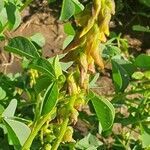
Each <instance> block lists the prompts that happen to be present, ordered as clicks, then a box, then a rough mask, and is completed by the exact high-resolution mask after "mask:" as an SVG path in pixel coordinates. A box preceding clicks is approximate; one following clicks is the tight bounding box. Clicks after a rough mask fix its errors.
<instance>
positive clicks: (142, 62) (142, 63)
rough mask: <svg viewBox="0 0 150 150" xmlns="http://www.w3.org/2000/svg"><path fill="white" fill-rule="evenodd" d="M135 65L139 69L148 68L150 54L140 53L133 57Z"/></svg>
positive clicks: (149, 66) (149, 65)
mask: <svg viewBox="0 0 150 150" xmlns="http://www.w3.org/2000/svg"><path fill="white" fill-rule="evenodd" d="M135 65H136V66H137V67H139V68H141V69H150V56H148V55H146V54H141V55H139V56H138V57H137V58H136V59H135Z"/></svg>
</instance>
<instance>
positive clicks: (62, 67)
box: [0, 0, 150, 150]
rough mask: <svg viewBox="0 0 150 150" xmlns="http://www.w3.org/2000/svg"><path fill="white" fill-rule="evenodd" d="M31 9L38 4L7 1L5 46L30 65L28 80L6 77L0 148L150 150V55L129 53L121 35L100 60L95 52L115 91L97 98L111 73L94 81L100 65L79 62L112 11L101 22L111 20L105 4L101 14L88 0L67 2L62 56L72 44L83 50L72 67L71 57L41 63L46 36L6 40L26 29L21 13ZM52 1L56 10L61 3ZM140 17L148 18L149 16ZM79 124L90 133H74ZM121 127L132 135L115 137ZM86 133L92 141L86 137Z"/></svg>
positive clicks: (120, 5) (1, 23) (1, 21)
mask: <svg viewBox="0 0 150 150" xmlns="http://www.w3.org/2000/svg"><path fill="white" fill-rule="evenodd" d="M31 2H32V0H26V1H25V3H23V1H21V0H17V1H16V0H13V1H10V0H1V2H0V16H1V17H0V41H1V40H6V41H7V40H8V41H7V44H6V46H5V47H4V49H5V50H6V51H7V52H9V53H14V54H17V55H19V56H20V57H21V58H23V61H22V66H23V71H22V72H21V73H18V74H6V75H4V74H3V73H0V149H1V147H2V149H16V150H20V149H22V150H27V149H31V150H32V149H51V148H52V149H53V150H56V149H72V150H74V149H81V150H97V149H110V146H111V149H144V148H145V149H148V147H150V141H149V138H150V127H149V117H150V111H149V104H150V98H149V96H150V92H149V90H150V85H149V83H150V82H149V80H150V56H149V55H147V54H140V55H137V56H136V57H135V56H133V55H131V54H130V52H129V51H128V50H129V45H128V41H127V40H126V39H124V38H122V37H121V34H119V35H117V34H116V33H111V34H110V37H109V38H110V39H109V40H108V41H107V42H106V43H104V42H101V43H100V44H99V43H96V44H97V45H98V46H97V48H98V50H99V48H100V50H101V51H100V53H99V51H98V53H96V54H95V53H94V51H93V50H94V48H95V47H93V48H92V50H91V51H90V53H89V54H92V55H91V56H95V55H96V56H97V57H93V58H94V61H95V59H98V58H99V57H98V55H100V56H101V54H102V58H103V59H104V60H105V62H106V63H108V64H109V68H108V70H109V75H110V76H111V79H112V81H113V85H114V89H115V90H114V92H113V93H112V94H110V95H107V94H106V95H98V94H96V93H95V92H94V90H93V88H97V89H98V88H99V87H98V85H97V84H96V83H97V80H99V78H101V77H102V76H103V74H105V72H103V73H102V74H101V73H95V74H92V75H90V73H91V72H92V73H94V72H95V70H94V71H93V70H92V69H93V68H92V67H93V66H92V67H91V66H90V65H91V64H92V65H94V68H95V66H96V65H95V64H94V62H93V63H91V64H90V63H89V62H90V57H89V58H88V63H89V64H88V65H87V64H86V62H84V61H85V59H84V58H83V59H82V61H80V54H82V53H83V52H84V48H85V47H82V46H81V45H84V44H85V41H86V40H87V39H86V38H87V37H86V36H85V35H86V34H89V36H90V38H89V39H90V40H89V39H88V40H89V41H88V40H87V41H86V42H87V43H88V42H89V43H90V44H89V43H88V44H87V45H88V47H90V46H91V45H92V44H93V41H92V40H94V38H93V36H95V34H97V33H96V32H95V34H93V33H92V32H90V29H91V28H92V25H93V23H95V22H96V23H97V22H98V21H104V22H103V23H104V24H105V19H106V18H107V17H108V18H109V15H110V14H109V13H108V12H107V11H106V12H107V13H106V12H105V9H104V10H103V11H102V12H103V13H104V14H105V15H106V16H105V17H104V18H103V19H104V20H103V19H101V17H102V16H101V15H104V14H100V16H99V17H100V18H97V14H98V13H99V9H101V8H103V7H104V6H105V5H104V4H103V3H102V4H101V5H100V6H101V7H98V6H99V5H98V4H99V3H100V1H93V2H95V3H93V2H89V1H82V0H81V1H78V0H63V1H62V5H61V14H60V20H61V21H67V23H65V24H64V32H65V33H66V34H67V37H66V39H65V41H64V44H63V49H65V48H67V46H68V45H69V44H70V43H73V44H74V45H73V47H71V48H72V49H69V50H70V51H71V50H74V49H76V47H77V50H78V51H79V53H77V54H76V56H73V58H70V59H71V60H72V61H70V62H66V61H65V62H62V61H63V59H64V58H65V57H66V54H63V55H57V56H54V57H52V58H49V59H46V58H44V57H42V54H41V49H42V47H43V46H44V44H45V39H44V36H43V35H42V34H40V33H36V34H34V35H33V36H31V37H28V38H26V37H22V36H17V37H13V38H11V39H8V37H5V31H6V30H15V29H17V28H18V26H19V25H20V23H21V11H22V10H23V9H24V8H26V6H27V5H28V4H29V3H31ZM48 2H49V3H52V2H53V3H54V2H56V0H48ZM106 2H107V5H106V6H107V7H106V8H107V9H108V7H110V8H111V7H113V6H110V3H109V1H106ZM139 2H140V3H141V4H142V5H143V8H144V9H147V7H148V8H149V7H150V5H149V0H144V1H142V0H139ZM116 3H117V12H121V11H123V10H124V9H125V8H129V9H130V10H131V8H130V6H129V5H128V4H127V2H124V1H122V0H117V2H116ZM86 4H87V5H86ZM93 4H96V5H93ZM84 7H85V9H86V10H85V11H84ZM110 8H109V9H108V10H109V11H110V10H111V9H110ZM107 9H106V10H107ZM111 11H112V10H111ZM142 11H143V10H142ZM136 14H137V15H143V16H146V17H148V15H147V14H146V13H145V12H144V11H143V12H136ZM82 15H83V16H82ZM80 17H81V18H80ZM93 18H94V19H93ZM70 19H72V20H71V22H69V20H70ZM90 19H91V20H92V23H91V20H90ZM106 20H107V19H106ZM108 20H109V19H108ZM86 25H88V28H86V27H87V26H86ZM103 26H104V27H106V26H105V25H103ZM132 29H133V30H134V31H140V32H147V33H149V27H148V26H147V27H146V26H141V25H134V26H133V27H132ZM99 30H100V31H101V28H100V29H99V28H98V30H97V31H99ZM105 30H106V31H107V29H105ZM80 31H82V32H81V33H82V34H84V36H83V37H82V36H81V35H82V34H81V35H79V33H80ZM106 31H105V32H106ZM92 34H93V35H92ZM80 36H81V37H80ZM79 37H80V38H79ZM98 37H99V36H98ZM92 38H93V39H92ZM85 39H86V40H85ZM94 44H95V43H94ZM87 45H86V44H85V45H84V46H87ZM94 46H95V45H94ZM70 51H69V52H68V53H72V51H71V52H70ZM86 54H87V53H86ZM70 56H71V57H72V55H70ZM88 56H89V55H87V56H86V57H88ZM75 57H76V58H75ZM83 57H84V56H83ZM79 62H80V63H79ZM86 67H87V68H88V69H89V68H90V67H91V68H90V69H91V70H90V69H89V70H86ZM98 70H99V68H96V72H97V71H98ZM110 70H111V71H110ZM107 73H108V72H107V70H106V74H107ZM86 75H87V76H86ZM89 75H90V77H89ZM85 76H86V77H87V80H86V82H85V84H87V85H84V84H83V85H81V83H80V82H82V78H83V77H85ZM88 77H89V78H88ZM85 79H86V78H85ZM84 86H87V87H88V88H90V89H88V88H87V89H86V88H85V87H84ZM85 104H88V106H89V108H88V110H87V111H86V110H82V106H83V105H85ZM122 109H126V110H125V114H123V113H124V111H123V113H122V111H121V110H122ZM118 110H120V111H118ZM115 112H116V114H115ZM78 120H79V121H81V122H82V123H83V124H81V125H83V126H84V128H85V131H84V133H82V131H80V129H78V128H76V129H73V127H76V126H75V124H76V123H77V121H78ZM114 122H115V123H119V124H120V125H121V126H122V128H124V127H126V128H128V129H127V133H124V131H122V132H119V133H118V134H116V133H115V132H114V131H113V130H112V129H113V125H114ZM79 125H80V124H79ZM68 129H69V130H68ZM139 131H140V132H139ZM85 132H86V136H85V137H84V138H82V137H83V135H85ZM132 132H136V133H138V136H139V137H137V138H135V137H134V136H133V134H132ZM109 136H111V137H112V138H113V144H111V145H109V144H108V143H106V141H107V140H105V139H104V138H107V137H109ZM102 141H103V142H102Z"/></svg>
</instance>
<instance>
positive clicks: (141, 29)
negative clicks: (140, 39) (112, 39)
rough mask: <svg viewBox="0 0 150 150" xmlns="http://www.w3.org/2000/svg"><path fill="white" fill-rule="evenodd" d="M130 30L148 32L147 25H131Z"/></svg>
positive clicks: (149, 30) (149, 29)
mask: <svg viewBox="0 0 150 150" xmlns="http://www.w3.org/2000/svg"><path fill="white" fill-rule="evenodd" d="M132 30H133V31H139V32H148V33H149V32H150V28H149V26H147V27H145V26H141V25H134V26H132Z"/></svg>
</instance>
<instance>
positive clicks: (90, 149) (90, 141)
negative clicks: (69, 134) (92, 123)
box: [75, 133, 103, 150]
mask: <svg viewBox="0 0 150 150" xmlns="http://www.w3.org/2000/svg"><path fill="white" fill-rule="evenodd" d="M102 144H103V143H102V142H101V141H99V139H97V138H96V136H94V135H92V134H91V133H89V134H88V135H87V136H85V137H84V138H83V139H81V140H80V141H78V142H77V143H76V145H75V147H76V148H77V149H81V150H97V148H98V147H99V146H100V145H102Z"/></svg>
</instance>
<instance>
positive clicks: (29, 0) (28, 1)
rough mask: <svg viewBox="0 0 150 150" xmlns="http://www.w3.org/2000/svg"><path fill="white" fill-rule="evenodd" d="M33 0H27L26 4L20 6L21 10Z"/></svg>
mask: <svg viewBox="0 0 150 150" xmlns="http://www.w3.org/2000/svg"><path fill="white" fill-rule="evenodd" d="M32 1H33V0H27V1H26V2H25V3H24V5H23V6H22V7H21V8H20V12H21V11H23V10H24V8H26V7H27V6H28V5H29V4H30V3H31V2H32Z"/></svg>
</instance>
